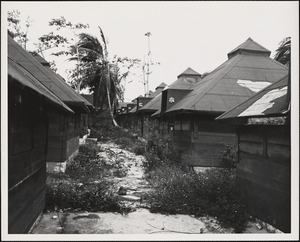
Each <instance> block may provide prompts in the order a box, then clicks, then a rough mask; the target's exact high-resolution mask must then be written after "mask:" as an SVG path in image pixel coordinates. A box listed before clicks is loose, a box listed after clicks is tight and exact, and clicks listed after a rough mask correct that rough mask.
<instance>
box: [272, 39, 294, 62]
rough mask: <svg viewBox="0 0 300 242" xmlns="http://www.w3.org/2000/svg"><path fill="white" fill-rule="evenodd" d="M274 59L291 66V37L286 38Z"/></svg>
mask: <svg viewBox="0 0 300 242" xmlns="http://www.w3.org/2000/svg"><path fill="white" fill-rule="evenodd" d="M274 59H275V60H277V61H278V62H280V63H281V64H283V65H286V66H290V61H291V37H286V38H284V39H283V40H282V41H281V42H280V43H279V47H278V48H277V50H276V53H275V56H274Z"/></svg>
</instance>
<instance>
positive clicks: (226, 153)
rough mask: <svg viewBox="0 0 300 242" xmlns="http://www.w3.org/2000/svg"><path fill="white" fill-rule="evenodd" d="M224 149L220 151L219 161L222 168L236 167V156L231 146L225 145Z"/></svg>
mask: <svg viewBox="0 0 300 242" xmlns="http://www.w3.org/2000/svg"><path fill="white" fill-rule="evenodd" d="M224 146H225V147H224V149H222V150H221V152H220V153H221V161H222V163H223V165H224V167H227V168H235V167H236V165H237V154H236V152H235V151H234V150H233V147H232V146H231V145H225V144H224Z"/></svg>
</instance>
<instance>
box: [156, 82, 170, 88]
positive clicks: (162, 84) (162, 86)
mask: <svg viewBox="0 0 300 242" xmlns="http://www.w3.org/2000/svg"><path fill="white" fill-rule="evenodd" d="M165 86H167V84H166V83H164V82H162V83H160V84H159V85H158V86H157V87H156V88H155V89H157V88H165Z"/></svg>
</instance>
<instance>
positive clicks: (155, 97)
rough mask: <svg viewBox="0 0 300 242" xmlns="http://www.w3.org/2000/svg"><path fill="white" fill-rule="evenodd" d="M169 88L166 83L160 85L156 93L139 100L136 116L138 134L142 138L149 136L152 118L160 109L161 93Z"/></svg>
mask: <svg viewBox="0 0 300 242" xmlns="http://www.w3.org/2000/svg"><path fill="white" fill-rule="evenodd" d="M166 86H167V84H165V83H164V82H162V83H161V84H159V85H158V86H157V87H156V88H155V91H154V92H152V93H151V94H150V95H149V96H148V97H138V98H137V109H136V112H135V115H136V116H137V127H138V134H139V135H140V136H145V137H146V136H147V135H148V131H149V128H150V126H151V124H150V123H151V121H150V120H149V118H150V116H151V115H152V114H153V113H155V112H156V111H157V109H158V107H159V102H158V101H159V100H160V97H161V92H162V91H163V90H164V88H165V87H166Z"/></svg>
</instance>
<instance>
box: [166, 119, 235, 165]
mask: <svg viewBox="0 0 300 242" xmlns="http://www.w3.org/2000/svg"><path fill="white" fill-rule="evenodd" d="M173 122H174V131H173V132H171V133H172V134H173V136H172V140H173V142H174V145H175V147H177V148H178V149H180V150H182V152H183V159H184V160H185V162H187V163H189V164H190V165H192V166H203V167H212V166H213V167H222V166H224V164H223V163H222V161H221V150H223V149H224V148H225V145H231V146H232V147H233V148H234V149H235V143H236V135H235V131H234V129H233V127H231V126H228V125H227V124H222V123H218V122H215V121H214V120H213V119H212V118H207V117H204V118H196V117H191V116H188V115H186V116H177V117H174V118H173Z"/></svg>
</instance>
